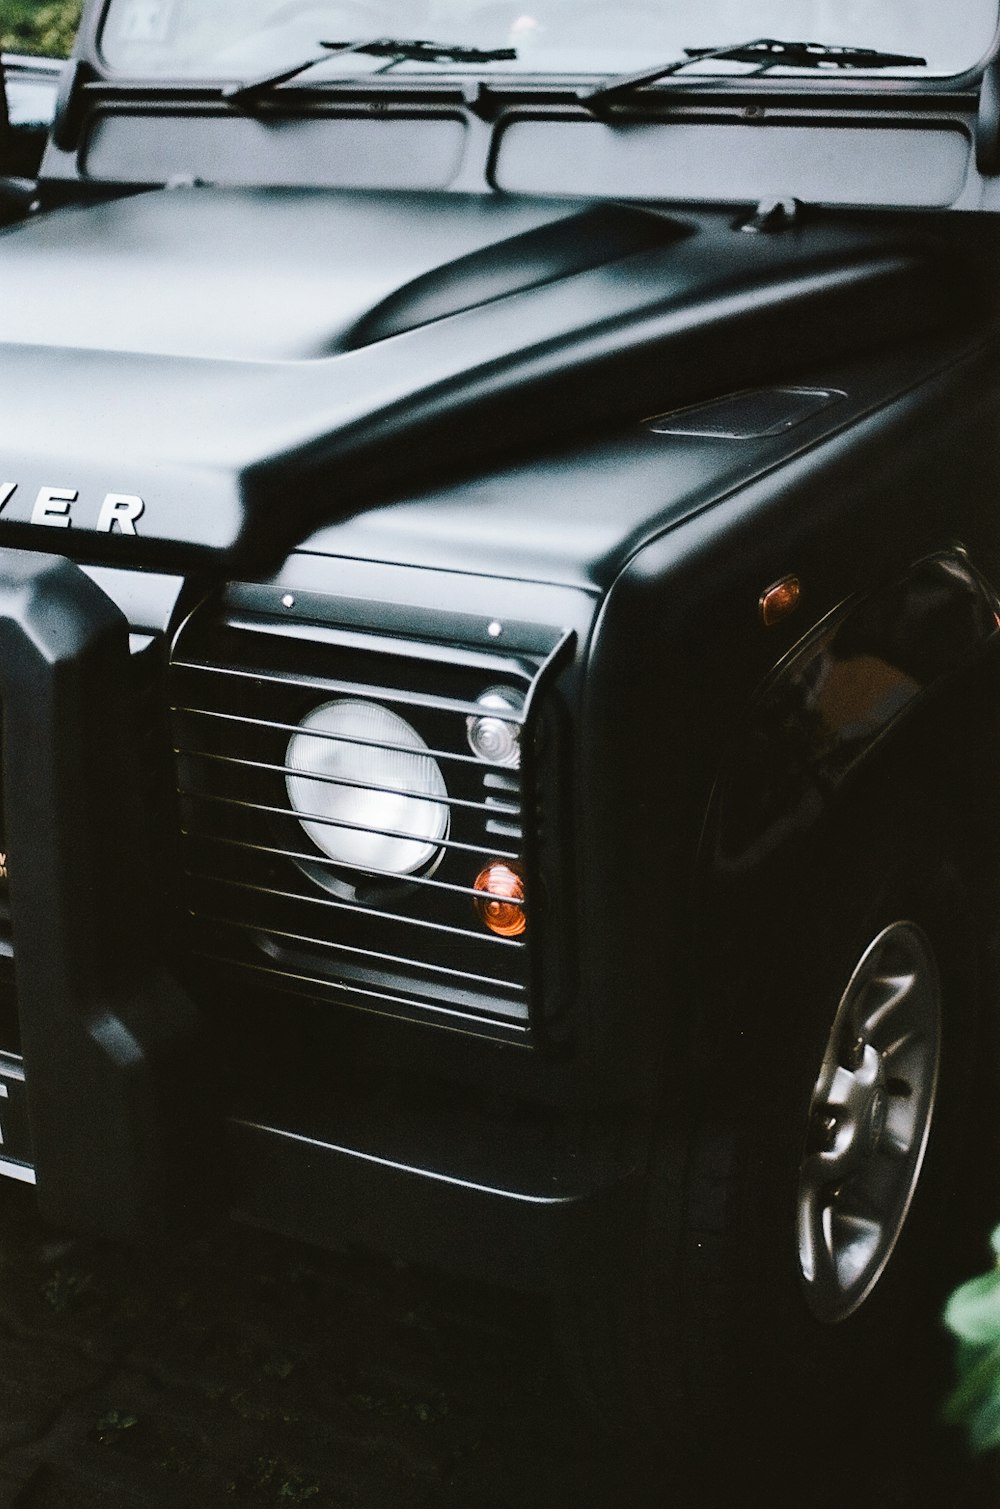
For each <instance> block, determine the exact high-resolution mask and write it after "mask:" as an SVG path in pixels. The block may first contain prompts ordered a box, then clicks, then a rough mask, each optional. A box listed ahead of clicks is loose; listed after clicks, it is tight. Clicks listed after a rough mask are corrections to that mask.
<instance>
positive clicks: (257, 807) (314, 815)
mask: <svg viewBox="0 0 1000 1509" xmlns="http://www.w3.org/2000/svg"><path fill="white" fill-rule="evenodd" d="M310 779H311V777H310ZM177 790H178V795H179V796H182V797H186V798H188V799H189V800H191V801H197V802H222V803H224V804H225V805H227V806H230V807H239V808H241V809H243V810H245V811H248V812H266V813H270V814H271V815H273V816H276V817H284V818H289V819H291V820H292V821H293V822H299V821H301V820H305V821H306V822H307V823H320V824H321V825H322V826H323V827H325V828H343V829H345V830H346V831H347V832H349V833H376V834H378V836H379V837H380V838H401V839H409V838H412V834H410V833H405V832H404V831H403V830H402V829H400V828H373V827H372V825H371V824H370V823H351V822H348V821H347V820H346V819H345V818H340V817H326V816H324V814H323V813H322V812H292V810H291V808H289V807H271V806H268V805H267V804H266V803H265V802H248V801H245V800H244V799H243V798H241V797H234V796H221V795H220V794H219V793H217V792H214V791H195V790H193V789H192V788H191V787H187V786H179V787H178V788H177ZM435 842H436V843H437V844H438V845H439V846H440V847H441V848H442V849H455V850H461V851H462V852H463V853H465V854H478V853H480V852H483V851H482V845H476V844H466V843H461V842H459V840H458V839H454V838H440V839H436V840H435ZM319 857H321V856H317V858H319ZM485 857H486V858H488V859H510V860H516V859H519V858H520V856H519V855H517V854H511V853H505V854H501V853H499V852H497V851H496V850H494V849H492V848H491V849H490V850H489V853H488V854H486V855H485Z"/></svg>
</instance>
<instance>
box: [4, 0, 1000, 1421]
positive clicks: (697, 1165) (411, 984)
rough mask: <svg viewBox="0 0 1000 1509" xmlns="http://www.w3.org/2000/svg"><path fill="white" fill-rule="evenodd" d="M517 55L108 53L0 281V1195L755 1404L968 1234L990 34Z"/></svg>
mask: <svg viewBox="0 0 1000 1509" xmlns="http://www.w3.org/2000/svg"><path fill="white" fill-rule="evenodd" d="M523 3H524V0H517V3H516V4H515V3H510V4H507V3H496V0H491V3H488V4H485V3H484V4H476V3H474V0H427V3H425V4H422V5H419V6H414V5H412V4H408V5H404V4H402V3H398V0H344V3H335V0H328V3H320V0H284V3H277V0H238V3H236V0H90V3H88V4H87V5H86V7H85V11H84V19H83V24H82V28H81V31H80V35H79V38H78V41H77V44H76V49H75V56H74V57H73V58H72V59H71V60H70V61H69V62H68V63H67V64H66V66H65V68H64V69H63V70H62V74H61V79H60V81H59V94H58V100H57V101H55V102H54V118H53V120H52V126H51V131H50V132H49V134H48V137H47V142H46V146H45V151H44V157H43V159H42V161H41V164H40V168H39V171H38V177H37V182H31V183H30V184H28V185H27V187H25V185H24V184H21V185H20V186H19V185H18V184H17V183H13V182H8V183H7V184H6V186H5V197H4V199H3V203H4V205H5V207H6V208H5V214H6V217H7V221H8V223H7V225H6V228H5V229H4V230H3V231H2V233H0V293H2V298H0V373H2V382H3V403H2V405H0V547H2V548H0V707H2V718H3V734H2V783H0V789H2V820H3V834H2V838H0V849H2V861H3V862H2V882H0V884H2V892H0V955H2V957H0V965H2V979H0V1050H2V1052H0V1096H2V1100H0V1129H2V1142H3V1147H2V1150H0V1151H2V1162H0V1172H2V1173H4V1174H6V1175H9V1176H11V1177H13V1178H15V1179H20V1180H23V1181H26V1182H28V1183H31V1184H35V1185H36V1186H37V1195H38V1200H39V1202H40V1206H41V1209H42V1211H43V1213H44V1214H45V1216H46V1217H47V1218H49V1219H50V1220H52V1221H53V1222H56V1223H58V1224H59V1225H60V1226H62V1227H66V1228H70V1229H77V1230H85V1231H89V1232H93V1233H98V1234H104V1235H109V1236H119V1237H128V1238H132V1237H137V1236H143V1235H148V1234H151V1233H152V1234H155V1233H156V1232H157V1231H158V1230H162V1229H163V1228H164V1227H166V1226H169V1225H170V1224H171V1223H175V1222H176V1221H177V1220H178V1219H179V1217H180V1216H182V1215H188V1216H190V1217H191V1218H192V1219H196V1218H198V1217H199V1216H200V1214H202V1213H203V1212H204V1211H205V1210H206V1209H212V1208H216V1209H218V1208H220V1207H228V1208H231V1209H232V1210H233V1211H234V1212H235V1213H236V1214H238V1215H239V1216H240V1217H242V1218H245V1219H247V1220H250V1221H254V1222H257V1223H262V1224H264V1225H267V1226H269V1227H273V1228H274V1229H276V1230H280V1231H283V1232H288V1233H293V1234H295V1235H298V1236H303V1237H306V1238H308V1239H310V1240H313V1241H315V1242H318V1243H326V1244H340V1243H342V1242H360V1243H366V1244H370V1245H374V1246H377V1247H380V1248H382V1249H384V1250H387V1251H390V1252H393V1253H397V1254H401V1255H404V1256H407V1257H411V1258H414V1259H417V1260H421V1261H429V1262H432V1263H436V1264H440V1265H446V1266H452V1267H460V1268H463V1269H465V1270H466V1271H472V1272H473V1273H475V1274H478V1275H483V1276H487V1277H490V1278H492V1279H496V1280H499V1281H501V1282H504V1283H510V1284H515V1285H529V1286H536V1287H539V1288H546V1289H550V1290H553V1291H554V1292H555V1293H556V1294H557V1295H558V1297H559V1299H560V1303H561V1305H562V1309H563V1314H564V1322H565V1324H564V1329H565V1330H566V1331H567V1332H568V1333H571V1334H572V1335H573V1336H574V1337H575V1344H576V1345H577V1346H578V1347H579V1348H582V1349H583V1351H584V1353H585V1354H586V1357H587V1358H588V1359H589V1362H590V1365H591V1370H592V1375H593V1379H594V1382H595V1385H596V1387H597V1390H598V1392H599V1393H600V1395H601V1396H602V1397H603V1400H604V1403H605V1405H606V1406H609V1407H614V1408H616V1409H617V1411H618V1412H619V1414H624V1415H626V1416H630V1417H632V1418H636V1417H638V1416H642V1415H652V1416H659V1417H660V1418H662V1417H663V1415H664V1412H665V1411H673V1412H674V1413H675V1417H676V1418H681V1414H680V1412H681V1411H682V1410H684V1409H686V1408H688V1407H691V1408H695V1409H697V1408H699V1407H703V1406H704V1405H705V1404H706V1403H708V1402H712V1401H714V1402H715V1403H716V1405H718V1402H719V1400H720V1399H722V1398H724V1397H728V1395H727V1390H728V1388H729V1387H730V1384H731V1383H732V1382H734V1381H735V1384H736V1385H737V1386H738V1387H739V1388H740V1389H742V1390H743V1392H744V1395H745V1394H746V1392H747V1387H748V1384H747V1377H746V1372H745V1368H744V1364H743V1359H744V1358H745V1357H746V1356H748V1355H749V1353H750V1349H751V1348H752V1349H753V1356H754V1373H753V1378H754V1380H755V1385H754V1391H755V1392H758V1393H759V1394H760V1395H761V1397H762V1398H766V1399H767V1401H768V1406H769V1407H770V1408H774V1407H776V1405H775V1401H777V1400H779V1399H780V1400H782V1401H784V1402H785V1403H787V1402H788V1401H789V1400H792V1399H794V1398H799V1399H803V1398H804V1399H807V1400H808V1399H809V1398H811V1397H813V1393H812V1391H813V1390H814V1389H815V1387H816V1386H821V1387H823V1388H824V1389H826V1390H830V1389H831V1388H832V1387H833V1384H832V1383H831V1381H830V1380H831V1377H832V1376H833V1374H834V1370H836V1369H840V1368H842V1367H847V1368H853V1369H855V1370H857V1369H858V1368H859V1366H860V1363H861V1362H862V1361H864V1362H865V1363H866V1365H867V1363H868V1362H870V1361H872V1360H873V1359H877V1358H878V1357H879V1356H884V1355H885V1353H886V1351H887V1338H891V1337H892V1336H893V1335H894V1334H897V1333H898V1331H899V1329H900V1328H902V1327H903V1325H904V1322H906V1324H907V1325H908V1324H909V1321H910V1319H911V1318H912V1317H913V1316H914V1315H920V1314H924V1315H933V1314H934V1313H935V1307H936V1305H937V1302H938V1294H939V1292H940V1288H941V1286H942V1285H944V1284H945V1283H946V1282H947V1281H948V1278H949V1276H950V1274H951V1272H952V1268H951V1267H950V1265H953V1264H954V1262H955V1261H956V1254H955V1250H954V1249H955V1247H956V1242H955V1241H954V1237H955V1233H956V1231H957V1230H958V1229H959V1223H957V1222H956V1220H955V1219H954V1218H953V1216H952V1215H950V1214H949V1209H948V1204H947V1196H948V1194H949V1190H950V1187H951V1186H952V1185H953V1184H954V1183H955V1171H956V1169H958V1168H959V1167H965V1166H968V1165H969V1164H970V1163H973V1164H976V1165H977V1166H979V1167H980V1168H981V1169H982V1170H983V1180H984V1183H988V1182H989V1181H991V1180H992V1179H994V1178H995V1172H996V1165H995V1163H994V1162H993V1161H992V1160H993V1152H994V1142H993V1138H992V1135H991V1123H992V1122H994V1121H995V1120H996V1115H995V1105H996V1099H997V1097H996V1078H997V1075H996V1024H997V1010H996V1008H997V999H998V995H997V982H996V979H995V970H994V967H993V956H994V952H995V948H996V944H997V942H998V941H1000V939H998V928H997V923H998V919H1000V894H998V892H1000V887H998V885H997V880H998V876H1000V865H998V861H997V855H998V853H1000V847H998V844H1000V822H998V818H1000V811H998V800H997V796H998V782H997V767H998V764H1000V727H998V718H997V713H998V709H1000V633H998V625H1000V596H998V593H1000V438H998V437H1000V360H998V353H1000V346H998V337H997V327H996V319H997V310H996V307H995V306H996V289H997V267H998V265H1000V263H998V260H997V249H998V247H997V243H998V237H997V228H998V223H1000V220H998V215H1000V64H998V62H997V61H996V53H997V42H996V35H995V34H996V31H997V5H996V0H962V3H961V4H959V5H958V6H957V7H941V6H940V5H939V4H937V3H936V0H919V3H912V0H905V3H904V0H886V3H885V4H883V5H881V6H879V7H878V8H877V9H876V8H872V7H860V6H844V7H840V8H831V7H829V6H827V5H824V4H822V3H820V0H802V3H801V4H800V5H798V6H790V5H789V4H787V3H778V0H760V3H759V4H756V5H754V6H750V7H748V6H746V5H741V6H738V7H736V6H733V5H732V4H728V3H726V0H699V3H698V4H694V3H693V0H677V3H666V0H665V3H663V4H662V5H658V6H654V5H647V4H634V5H629V6H627V7H625V8H624V9H623V8H622V7H620V6H614V5H612V4H611V0H595V3H592V4H588V5H586V6H580V5H575V4H570V3H568V0H537V4H535V5H534V7H533V8H532V9H531V10H530V11H525V10H524V9H523ZM529 3H530V0H529ZM834 11H836V16H838V17H839V20H838V19H834V20H831V16H832V15H833V14H834ZM736 12H738V17H737V18H736V19H737V20H738V25H736V27H735V30H736V33H737V34H736V35H734V14H735V13H736ZM792 12H794V13H795V15H796V16H797V17H798V22H797V25H796V28H795V32H794V33H793V35H792V36H791V37H786V36H784V35H783V31H784V28H785V27H786V26H787V20H788V16H789V15H790V14H791V13H792ZM751 13H752V14H751ZM779 21H780V22H781V23H782V26H781V30H780V31H779V34H778V35H776V36H771V35H768V33H770V32H775V31H778V30H779ZM831 27H832V28H833V30H832V31H831V30H830V28H831ZM741 33H742V34H745V35H740V34H741ZM19 66H20V67H21V68H22V70H23V69H24V68H25V67H27V68H28V69H29V72H30V66H31V65H24V64H21V65H19ZM46 78H48V84H47V87H48V88H49V90H50V94H51V89H52V87H54V84H55V79H54V78H53V77H50V76H45V70H44V69H41V70H40V79H39V80H36V83H39V84H40V87H41V88H42V89H43V90H44V88H45V87H46ZM23 82H24V81H23V79H22V84H23ZM17 125H18V121H17V119H16V118H13V112H12V122H11V123H10V124H9V126H8V130H7V141H6V143H5V147H4V150H5V151H6V152H7V154H8V155H7V157H6V159H5V170H6V172H7V173H8V175H9V178H10V179H11V180H13V179H16V178H17V177H18V175H19V174H20V175H21V176H22V177H23V161H24V159H23V156H20V155H18V154H19V152H20V148H19V147H18V146H17V142H18V140H19V139H20V138H19V136H18V130H17ZM942 1217H943V1219H942ZM857 1376H860V1374H857ZM871 1376H872V1377H873V1378H874V1377H875V1374H874V1372H873V1373H872V1375H871Z"/></svg>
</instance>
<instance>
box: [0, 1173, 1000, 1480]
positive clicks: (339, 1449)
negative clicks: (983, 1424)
mask: <svg viewBox="0 0 1000 1509" xmlns="http://www.w3.org/2000/svg"><path fill="white" fill-rule="evenodd" d="M547 1319H548V1317H547V1310H546V1307H545V1306H544V1305H543V1304H541V1302H539V1301H536V1300H531V1299H525V1298H522V1297H518V1296H515V1295H511V1294H506V1293H504V1292H502V1291H500V1290H496V1289H492V1288H487V1287H485V1286H480V1285H476V1284H472V1283H466V1282H458V1281H455V1280H449V1279H442V1278H441V1277H437V1276H434V1275H429V1274H425V1273H422V1272H419V1271H417V1270H413V1269H407V1268H401V1267H398V1266H396V1265H393V1264H391V1263H389V1262H387V1261H385V1260H376V1259H372V1258H366V1257H362V1256H359V1255H343V1254H341V1255H331V1254H324V1253H318V1252H315V1251H312V1250H311V1249H308V1248H305V1247H302V1246H300V1245H297V1244H294V1243H291V1242H288V1241H285V1240H282V1239H280V1238H276V1237H270V1236H267V1235H265V1234H263V1233H259V1232H253V1231H248V1230H245V1229H242V1228H239V1227H229V1226H226V1227H223V1228H220V1230H219V1231H217V1232H215V1233H213V1234H212V1235H210V1236H207V1237H205V1238H204V1239H203V1240H200V1241H198V1242H195V1243H190V1244H187V1245H185V1246H178V1247H177V1248H175V1249H172V1250H159V1251H157V1252H155V1253H137V1252H133V1251H131V1250H129V1249H126V1248H122V1247H117V1246H112V1245H109V1244H102V1243H96V1242H74V1241H71V1240H67V1239H61V1238H59V1237H57V1236H55V1235H53V1234H52V1233H51V1232H48V1231H47V1230H46V1229H45V1228H44V1227H43V1226H42V1225H41V1223H40V1222H39V1220H38V1218H37V1216H36V1214H35V1211H34V1204H33V1195H32V1191H31V1190H30V1189H29V1188H26V1187H23V1186H18V1185H8V1184H6V1183H4V1184H3V1186H2V1187H0V1509H174V1506H178V1509H181V1506H184V1509H217V1506H218V1509H222V1506H229V1505H234V1506H242V1505H245V1506H247V1509H256V1506H268V1505H269V1506H275V1509H281V1506H286V1505H289V1506H290V1505H294V1504H309V1505H313V1506H315V1509H610V1506H612V1505H614V1506H615V1509H619V1506H625V1509H638V1506H646V1505H657V1506H659V1505H664V1506H665V1505H668V1504H669V1505H670V1506H671V1509H675V1506H676V1509H681V1506H683V1505H690V1506H694V1505H697V1506H698V1509H710V1506H711V1505H713V1504H716V1503H718V1504H720V1505H721V1504H723V1503H726V1504H727V1505H728V1504H732V1503H735V1502H739V1501H740V1498H741V1497H742V1495H739V1494H738V1495H737V1497H735V1498H734V1497H733V1496H732V1486H731V1485H730V1488H729V1489H728V1490H727V1489H724V1488H718V1489H713V1488H711V1487H709V1486H708V1478H707V1476H706V1471H705V1463H706V1460H710V1459H711V1456H712V1453H711V1451H709V1453H708V1456H707V1458H702V1460H701V1465H700V1466H699V1467H697V1468H695V1469H692V1468H690V1467H688V1468H687V1469H685V1472H684V1473H680V1474H679V1475H678V1472H677V1471H673V1472H671V1471H668V1469H666V1468H664V1466H663V1465H662V1463H659V1464H656V1465H654V1457H655V1450H654V1448H653V1447H652V1446H648V1447H643V1446H637V1445H634V1444H633V1445H631V1446H628V1445H625V1444H621V1443H618V1444H615V1443H613V1442H611V1441H609V1440H607V1439H605V1438H604V1437H603V1436H602V1435H601V1434H600V1432H598V1431H596V1430H595V1429H594V1427H593V1426H592V1424H591V1423H590V1421H589V1419H588V1418H587V1416H586V1414H585V1412H584V1411H583V1410H582V1408H581V1407H580V1406H579V1405H578V1404H577V1402H576V1400H575V1398H574V1396H573V1394H572V1391H571V1390H570V1388H569V1387H568V1385H567V1381H566V1379H565V1377H564V1374H563V1372H562V1370H561V1367H560V1364H559V1362H558V1360H557V1356H556V1352H555V1350H554V1348H553V1346H552V1344H551V1341H550V1336H549V1327H548V1324H547ZM933 1434H934V1433H933V1432H931V1436H933ZM915 1435H916V1438H917V1444H916V1445H914V1443H913V1442H912V1441H911V1442H910V1443H908V1444H907V1445H906V1447H905V1449H899V1448H896V1449H895V1450H893V1451H888V1452H887V1449H886V1442H887V1439H888V1438H887V1437H886V1436H885V1435H884V1434H883V1432H882V1430H881V1426H880V1425H878V1428H876V1429H874V1430H873V1437H872V1441H871V1442H868V1443H865V1442H861V1441H853V1442H851V1443H849V1450H848V1451H845V1453H844V1455H845V1457H847V1458H848V1459H849V1461H850V1465H851V1472H850V1475H849V1484H850V1493H849V1497H847V1498H845V1495H844V1487H843V1484H842V1483H839V1484H838V1483H837V1482H835V1478H836V1471H835V1469H836V1463H833V1462H831V1463H819V1464H801V1463H799V1462H797V1461H796V1459H795V1443H794V1442H790V1441H787V1440H784V1439H783V1438H782V1434H781V1429H780V1422H776V1424H775V1433H774V1437H773V1439H771V1440H768V1441H764V1442H761V1443H760V1445H759V1452H758V1459H757V1461H756V1463H750V1464H749V1465H746V1464H744V1465H743V1466H741V1468H740V1470H739V1474H738V1478H737V1481H738V1482H739V1483H740V1484H741V1485H742V1486H743V1488H744V1490H746V1489H747V1488H748V1485H749V1481H750V1478H751V1477H752V1476H753V1474H755V1473H756V1474H758V1475H759V1474H760V1473H763V1472H764V1471H765V1470H766V1471H767V1472H768V1474H769V1475H770V1478H771V1482H772V1486H771V1488H770V1497H769V1501H770V1503H771V1504H773V1505H776V1506H780V1505H781V1504H783V1503H787V1504H788V1505H789V1506H792V1505H794V1506H795V1509H814V1506H815V1509H818V1506H820V1505H826V1504H828V1503H829V1504H830V1505H832V1504H834V1503H837V1504H838V1505H843V1504H845V1503H850V1505H851V1509H863V1506H864V1505H866V1504H869V1503H871V1504H872V1505H874V1504H876V1503H877V1504H878V1505H879V1506H880V1509H903V1506H913V1509H919V1506H924V1505H926V1506H930V1505H934V1506H935V1509H946V1506H947V1509H958V1506H959V1505H963V1506H966V1505H967V1506H969V1509H971V1506H973V1505H977V1506H978V1505H979V1504H980V1503H983V1504H985V1503H988V1502H989V1501H990V1499H989V1496H985V1497H983V1496H981V1495H980V1494H979V1492H978V1490H975V1489H974V1486H973V1484H972V1481H971V1478H970V1476H969V1474H968V1473H967V1472H965V1471H964V1469H962V1468H961V1465H960V1464H959V1466H958V1467H957V1468H956V1465H955V1464H956V1461H957V1460H958V1459H957V1458H956V1457H955V1454H954V1452H953V1450H952V1448H953V1447H954V1445H955V1443H954V1442H949V1441H947V1440H944V1445H943V1446H942V1444H941V1442H939V1441H937V1440H936V1439H935V1440H934V1441H933V1442H931V1444H928V1442H929V1441H930V1436H928V1434H927V1433H926V1432H925V1431H924V1430H923V1429H922V1428H921V1429H920V1430H918V1431H917V1432H916V1433H915ZM942 1439H944V1438H942ZM845 1444H847V1443H845ZM803 1470H805V1471H806V1472H807V1474H808V1476H807V1478H806V1479H805V1481H806V1482H808V1483H809V1484H810V1487H809V1488H808V1489H806V1488H804V1486H803V1478H802V1476H801V1474H802V1471H803ZM775 1479H776V1481H777V1483H778V1485H779V1486H778V1487H777V1488H775V1487H774V1486H773V1484H774V1481H775ZM782 1484H784V1485H785V1487H787V1497H786V1496H785V1493H784V1489H783V1488H782V1486H781V1485H782ZM746 1501H748V1500H746ZM996 1502H1000V1493H998V1495H997V1499H996Z"/></svg>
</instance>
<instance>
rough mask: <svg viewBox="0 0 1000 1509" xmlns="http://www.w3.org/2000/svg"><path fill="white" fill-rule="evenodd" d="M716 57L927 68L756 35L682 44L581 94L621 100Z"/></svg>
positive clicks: (899, 57)
mask: <svg viewBox="0 0 1000 1509" xmlns="http://www.w3.org/2000/svg"><path fill="white" fill-rule="evenodd" d="M715 59H718V60H720V61H725V62H733V63H756V64H757V67H756V68H754V69H753V70H752V73H753V74H759V73H767V72H768V70H769V69H771V68H781V67H786V68H817V69H821V68H833V69H837V68H843V69H848V68H926V66H927V59H926V58H913V57H909V56H907V55H906V54H905V53H901V52H879V51H878V49H877V48H874V47H841V46H835V45H833V44H832V43H827V42H783V41H780V40H779V39H778V38H776V37H756V38H754V39H753V40H752V41H750V42H735V43H730V44H729V45H728V46H726V47H685V49H684V56H683V57H682V58H673V59H672V60H671V61H670V62H669V63H663V64H661V65H660V66H659V67H658V68H649V69H645V70H644V71H643V72H642V73H633V74H629V75H628V77H627V78H623V79H617V80H616V81H615V82H614V83H611V84H601V85H599V86H598V88H596V89H590V90H587V91H586V92H585V93H583V94H581V95H580V100H581V102H582V103H583V104H585V105H595V104H607V103H608V102H609V101H611V100H617V99H624V98H625V96H626V95H629V94H632V93H633V91H635V90H636V89H642V88H643V86H644V85H646V84H655V83H657V82H658V81H659V80H660V79H666V78H669V77H670V76H671V75H672V74H675V73H680V72H681V70H682V69H684V68H691V67H692V66H693V65H694V64H695V63H707V62H710V61H713V60H715Z"/></svg>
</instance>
